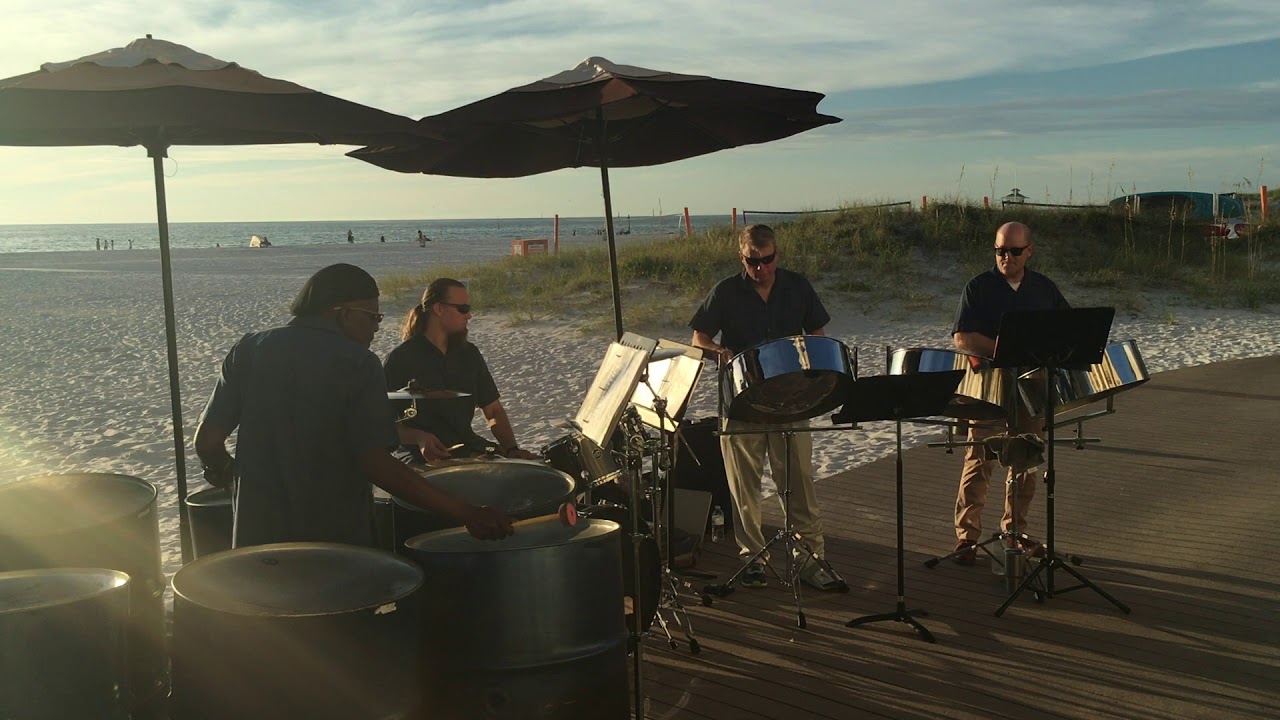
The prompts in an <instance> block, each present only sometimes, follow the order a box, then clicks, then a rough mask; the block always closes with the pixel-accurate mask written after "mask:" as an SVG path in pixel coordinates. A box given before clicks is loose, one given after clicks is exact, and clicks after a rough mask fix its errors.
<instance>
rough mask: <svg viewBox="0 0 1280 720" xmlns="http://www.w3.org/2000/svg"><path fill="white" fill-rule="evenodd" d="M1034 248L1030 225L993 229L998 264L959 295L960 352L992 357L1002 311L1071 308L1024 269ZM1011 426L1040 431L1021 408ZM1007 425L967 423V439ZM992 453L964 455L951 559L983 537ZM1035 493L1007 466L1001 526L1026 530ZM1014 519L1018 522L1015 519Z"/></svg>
mask: <svg viewBox="0 0 1280 720" xmlns="http://www.w3.org/2000/svg"><path fill="white" fill-rule="evenodd" d="M1034 251H1035V247H1034V245H1033V244H1032V242H1031V228H1029V227H1027V226H1026V225H1024V224H1022V223H1020V222H1009V223H1005V224H1004V225H1001V226H1000V228H999V229H998V230H996V242H995V253H996V263H995V265H994V266H993V267H992V268H991V269H990V270H987V271H986V272H983V273H981V274H980V275H977V276H975V277H974V278H973V279H971V280H970V281H969V282H968V283H967V284H966V285H965V286H964V292H963V293H962V294H961V295H960V306H959V308H958V309H957V310H956V320H955V323H954V325H953V326H952V329H951V339H952V341H953V342H954V343H955V346H956V349H957V350H960V351H962V352H966V353H970V354H972V355H978V356H981V357H986V358H989V357H992V356H993V355H995V349H996V334H997V333H998V332H999V330H1000V316H1001V315H1004V314H1005V313H1006V312H1008V311H1010V310H1053V309H1058V308H1068V307H1071V306H1070V305H1069V304H1068V303H1067V300H1066V298H1064V297H1063V296H1062V293H1061V292H1059V290H1058V286H1057V285H1055V284H1054V283H1053V281H1052V280H1050V279H1049V278H1047V277H1045V276H1044V275H1041V274H1040V273H1038V272H1036V271H1034V270H1030V269H1028V268H1027V261H1028V260H1030V259H1031V256H1032V253H1033V252H1034ZM1015 425H1016V427H1015V428H1014V430H1016V431H1018V432H1022V433H1035V434H1037V435H1039V434H1040V431H1039V428H1038V427H1037V423H1035V422H1033V421H1032V419H1031V418H1028V417H1025V414H1024V413H1019V416H1018V418H1017V419H1016V422H1015ZM1008 429H1009V428H1007V427H1006V425H1005V424H1004V423H1003V422H1001V424H1000V425H999V426H991V425H987V424H984V425H978V424H973V423H971V424H970V425H969V440H970V442H977V443H981V442H982V441H983V440H986V439H987V438H989V437H992V436H994V435H998V434H1001V433H1004V432H1006V431H1007V430H1008ZM995 460H996V459H995V458H994V457H991V456H990V455H989V454H988V451H987V449H986V447H985V446H984V445H981V444H978V445H970V446H969V447H968V448H967V449H966V450H965V454H964V466H963V468H962V469H961V472H960V489H959V491H958V492H957V493H956V513H955V526H956V549H955V553H953V557H952V560H954V561H955V562H956V563H957V564H959V565H973V564H974V563H976V562H977V559H978V551H977V545H978V543H980V542H982V508H983V507H984V506H985V505H986V503H987V488H988V486H989V485H990V484H991V466H992V465H994V464H995ZM1035 493H1036V474H1035V473H1034V472H1030V471H1028V472H1018V473H1015V472H1014V471H1013V469H1012V468H1011V469H1009V471H1008V474H1007V479H1006V482H1005V498H1004V516H1003V517H1002V518H1001V520H1000V527H1001V529H1002V530H1003V531H1005V532H1009V531H1010V530H1011V529H1013V528H1014V527H1015V526H1016V528H1017V532H1018V533H1020V534H1024V535H1025V534H1026V532H1027V511H1028V510H1029V509H1030V508H1031V500H1032V499H1033V498H1034V497H1035ZM1015 520H1016V521H1017V522H1016V523H1015V522H1014V521H1015ZM1007 542H1008V544H1009V545H1010V546H1011V547H1013V546H1014V545H1013V543H1017V544H1018V545H1020V546H1021V548H1022V549H1023V550H1025V551H1027V552H1029V553H1031V554H1032V555H1034V556H1036V557H1040V556H1043V554H1044V548H1043V546H1042V545H1041V544H1040V543H1039V542H1037V541H1035V540H1031V539H1030V538H1029V537H1028V538H1025V539H1017V540H1015V539H1013V538H1009V539H1008V541H1007Z"/></svg>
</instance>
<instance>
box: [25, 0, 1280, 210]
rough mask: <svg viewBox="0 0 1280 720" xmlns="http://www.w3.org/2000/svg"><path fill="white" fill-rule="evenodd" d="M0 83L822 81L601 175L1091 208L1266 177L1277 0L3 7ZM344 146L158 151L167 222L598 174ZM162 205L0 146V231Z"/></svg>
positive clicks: (1276, 154) (591, 193)
mask: <svg viewBox="0 0 1280 720" xmlns="http://www.w3.org/2000/svg"><path fill="white" fill-rule="evenodd" d="M0 18H3V19H4V20H3V22H2V23H0V28H2V29H0V36H2V37H3V42H2V43H0V78H3V77H10V76H13V75H18V74H22V73H27V72H31V71H33V70H36V69H38V68H39V66H40V64H42V63H44V62H61V61H67V60H72V59H75V58H78V57H81V56H84V55H89V54H92V53H96V52H99V51H102V50H106V49H109V48H115V47H123V46H124V45H126V44H128V43H129V42H130V41H131V40H133V39H135V38H138V37H142V36H144V35H145V34H147V33H150V34H152V35H153V36H154V37H156V38H159V39H164V40H168V41H171V42H176V43H179V44H182V45H186V46H188V47H191V48H192V49H194V50H196V51H198V52H201V53H204V54H207V55H211V56H213V57H216V58H219V59H222V60H228V61H233V62H236V63H239V64H240V65H242V66H244V67H247V68H251V69H253V70H256V71H258V72H260V73H262V74H264V75H267V76H270V77H276V78H282V79H286V80H290V81H292V82H296V83H299V84H301V85H304V86H307V87H310V88H313V89H316V90H319V91H322V92H325V93H329V94H332V95H337V96H339V97H342V98H345V99H348V100H353V101H356V102H360V103H364V104H367V105H372V106H374V107H378V108H381V109H384V110H388V111H391V112H395V113H400V114H403V115H407V116H410V117H413V118H419V117H422V116H424V115H431V114H435V113H438V112H442V111H444V110H448V109H451V108H454V107H457V106H459V105H463V104H466V103H468V102H472V101H475V100H479V99H481V98H484V97H488V96H489V95H493V94H496V93H499V92H502V91H503V90H506V89H508V88H511V87H515V86H519V85H524V84H526V83H529V82H532V81H534V80H537V79H540V78H543V77H547V76H550V75H553V74H556V73H558V72H560V71H562V70H566V69H569V68H571V67H573V66H575V65H577V64H578V63H579V62H581V61H582V60H584V59H585V58H587V57H589V56H593V55H594V56H601V57H605V58H608V59H609V60H611V61H613V62H615V63H620V64H627V65H638V66H642V67H648V68H655V69H660V70H669V71H674V72H680V73H687V74H701V75H710V76H715V77H721V78H726V79H732V80H741V81H747V82H754V83H762V84H768V85H779V86H783V87H791V88H799V89H805V90H813V91H818V92H821V93H825V94H826V96H827V97H826V99H825V100H823V102H822V103H821V105H819V110H820V111H821V112H824V113H826V114H829V115H835V116H837V117H840V118H842V119H843V122H841V123H839V124H836V125H829V126H826V127H823V128H819V129H817V130H812V131H809V132H807V133H803V134H800V135H796V136H793V137H791V138H788V139H785V140H780V141H777V142H773V143H768V144H763V145H753V146H747V147H742V148H736V149H732V150H726V151H722V152H719V153H715V154H712V155H706V156H702V157H698V158H691V159H688V160H682V161H680V162H676V163H670V164H666V165H661V166H655V167H647V168H622V169H616V170H614V171H612V172H611V173H610V184H611V186H612V197H613V206H614V210H615V213H617V214H619V215H627V214H631V215H645V214H657V213H667V214H669V213H674V212H679V211H680V209H681V208H683V207H688V208H689V210H690V212H691V213H694V214H724V215H727V214H728V213H729V211H730V209H731V208H735V207H736V208H739V209H751V210H816V209H827V208H834V207H840V206H842V205H847V204H852V203H869V202H897V201H905V200H911V201H913V202H916V203H919V201H920V198H921V196H926V195H927V196H929V197H931V198H956V197H959V198H963V199H968V200H971V201H975V202H981V199H982V197H983V196H992V197H993V198H998V197H1000V196H1002V195H1004V194H1006V193H1008V192H1009V191H1010V190H1011V189H1012V188H1014V187H1018V188H1020V189H1021V190H1022V192H1023V194H1025V195H1026V196H1028V197H1029V198H1031V200H1033V201H1039V202H1054V203H1077V204H1080V203H1091V202H1092V203H1100V202H1105V201H1106V200H1108V199H1110V198H1112V197H1114V196H1116V195H1119V194H1123V193H1124V192H1129V191H1133V190H1137V191H1138V192H1143V191H1152V190H1166V189H1171V190H1197V191H1203V192H1232V191H1245V192H1256V188H1257V186H1258V185H1266V184H1270V186H1272V187H1278V186H1280V2H1275V1H1274V0H1249V1H1246V0H1196V1H1194V2H1192V1H1186V0H1126V2H1114V0H1112V1H1109V2H1099V1H1095V0H1071V2H1052V1H1049V0H1045V1H1036V0H1024V1H1023V2H1021V3H1010V2H989V1H987V0H969V1H967V2H951V1H949V0H895V1H894V2H887V3H886V2H883V1H878V2H868V1H865V0H835V1H818V0H814V1H806V0H792V2H789V3H779V2H777V0H766V1H764V2H758V1H756V0H734V1H732V2H729V1H719V2H713V1H710V0H680V1H678V2H676V1H670V0H650V1H648V2H624V1H621V0H615V1H613V2H605V1H597V0H491V1H485V0H428V1H426V2H423V1H422V0H393V1H383V0H367V1H366V2H360V3H356V2H338V1H336V0H286V1H283V2H280V1H274V2H273V1H270V0H253V1H252V2H249V1H245V0H220V2H217V3H174V2H170V1H169V0H164V1H155V0H127V1H126V0H96V1H94V2H89V3H86V2H83V1H77V2H62V1H61V0H44V1H41V2H35V1H34V0H23V1H17V0H0ZM348 149H351V148H348V147H345V146H318V145H276V146H250V147H212V148H201V147H191V146H177V147H174V148H171V150H170V159H168V160H166V162H165V171H166V180H165V182H166V187H167V198H168V206H169V218H170V221H171V222H184V221H189V222H208V221H276V220H373V219H405V220H414V219H445V218H473V217H549V216H551V215H553V214H560V215H562V216H593V215H595V216H598V215H600V214H602V213H603V209H602V202H601V190H600V173H599V171H598V170H596V169H593V168H578V169H568V170H560V171H556V172H553V173H546V174H542V175H537V176H533V177H528V178H519V179H491V180H483V179H459V178H446V177H435V176H426V175H405V174H400V173H393V172H389V171H385V170H380V169H378V168H376V167H374V166H372V165H368V164H366V163H363V162H360V161H357V160H353V159H350V158H347V157H344V155H343V153H344V152H345V151H346V150H348ZM154 219H155V194H154V187H153V181H152V173H151V164H150V161H149V160H148V159H147V157H146V153H145V151H144V150H142V149H140V148H136V147H135V148H14V147H0V225H3V224H40V223H99V222H147V221H153V220H154Z"/></svg>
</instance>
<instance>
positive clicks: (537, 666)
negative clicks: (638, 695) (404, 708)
mask: <svg viewBox="0 0 1280 720" xmlns="http://www.w3.org/2000/svg"><path fill="white" fill-rule="evenodd" d="M620 535H621V529H620V527H619V526H618V524H617V523H613V522H609V521H607V520H595V519H581V520H579V522H578V524H577V525H576V526H575V527H571V528H567V527H564V526H563V525H560V524H559V523H554V522H547V523H539V524H536V525H529V526H525V527H522V528H520V529H518V530H517V531H516V534H515V535H513V536H511V537H509V538H506V539H505V540H499V541H491V540H490V541H486V540H476V539H475V538H472V537H470V536H469V535H467V533H466V531H465V530H462V529H460V528H456V529H451V530H441V531H439V532H434V533H430V534H426V535H419V536H417V537H414V538H412V539H410V540H409V542H408V543H407V547H408V549H409V551H410V553H411V555H412V557H413V558H414V559H415V560H416V561H417V562H418V563H419V564H420V565H421V566H422V568H423V571H424V572H425V573H426V575H427V577H430V578H431V584H432V590H431V592H430V593H427V594H426V597H425V603H426V615H425V617H426V621H425V622H426V627H425V628H424V636H425V637H426V638H428V640H427V642H426V643H425V645H424V663H423V664H424V670H425V673H424V677H425V682H426V685H427V690H426V692H427V698H426V702H425V703H424V704H425V705H426V707H428V708H432V709H433V710H439V712H440V716H441V717H449V718H459V719H461V720H481V719H485V720H487V719H489V718H532V717H537V718H539V720H570V719H573V720H578V719H581V720H596V719H597V718H600V719H604V720H623V719H625V718H627V717H628V715H629V712H630V699H629V697H628V693H627V682H628V678H627V629H626V623H625V622H624V620H623V581H622V565H623V562H622V546H621V538H620Z"/></svg>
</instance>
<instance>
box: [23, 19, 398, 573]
mask: <svg viewBox="0 0 1280 720" xmlns="http://www.w3.org/2000/svg"><path fill="white" fill-rule="evenodd" d="M420 132H422V127H421V126H420V125H419V124H418V123H415V122H414V121H413V120H410V119H409V118H406V117H403V116H401V115H393V114H391V113H387V112H383V111H382V110H377V109H374V108H371V107H366V106H364V105H359V104H357V103H353V102H348V101H346V100H342V99H340V98H336V97H333V96H330V95H325V94H323V93H319V92H316V91H315V90H311V89H308V88H305V87H302V86H301V85H295V84H293V83H291V82H286V81H284V80H276V79H273V78H269V77H264V76H262V75H260V74H258V73H257V72H254V71H253V70H249V69H246V68H243V67H240V66H239V65H237V64H235V63H229V62H224V61H222V60H218V59H216V58H212V57H209V56H208V55H202V54H200V53H197V52H195V51H193V50H191V49H190V48H188V47H184V46H182V45H177V44H174V43H170V42H165V41H163V40H153V39H152V38H151V36H150V35H148V36H147V37H146V38H141V39H138V40H135V41H133V42H132V43H129V45H127V46H126V47H123V48H115V49H112V50H107V51H105V52H101V53H98V54H95V55H88V56H86V57H82V58H79V59H77V60H72V61H70V62H64V63H46V64H45V65H43V66H41V68H40V70H37V71H36V72H33V73H28V74H25V75H18V76H16V77H11V78H6V79H3V80H0V145H23V146H71V145H119V146H123V147H128V146H134V145H141V146H143V147H145V148H146V149H147V155H148V157H150V158H152V167H153V168H154V172H155V185H156V213H157V221H158V224H159V230H160V267H161V276H162V281H163V284H164V314H165V334H166V338H167V340H168V356H169V394H170V401H171V403H172V405H173V429H174V452H175V453H176V456H177V477H178V508H179V525H180V532H181V536H182V560H183V562H184V563H185V562H186V561H187V560H188V559H189V558H190V556H191V535H190V528H189V527H188V525H187V517H186V511H185V508H184V501H185V500H186V496H187V482H186V462H185V458H184V445H185V438H184V431H183V425H182V402H181V389H180V387H179V384H178V349H177V348H178V346H177V330H176V325H175V321H174V310H173V276H172V272H171V270H170V262H169V220H168V211H167V210H166V207H165V193H164V173H163V166H162V162H163V158H165V157H166V156H167V154H168V148H169V146H171V145H259V144H276V143H322V144H328V143H341V144H345V145H367V144H369V143H375V142H383V143H385V142H395V141H405V140H410V139H412V138H414V137H416V136H417V135H418V134H419V133H420Z"/></svg>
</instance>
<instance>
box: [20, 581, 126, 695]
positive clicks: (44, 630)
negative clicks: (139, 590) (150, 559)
mask: <svg viewBox="0 0 1280 720" xmlns="http://www.w3.org/2000/svg"><path fill="white" fill-rule="evenodd" d="M128 583H129V576H128V575H125V574H124V573H122V572H119V571H117V570H102V569H97V568H59V569H56V570H17V571H14V572H5V573H0V718H23V719H24V720H65V719H66V718H95V720H96V719H101V720H126V718H128V717H130V715H129V694H128V687H129V685H128V679H127V676H128V672H127V667H128V666H127V661H126V658H125V642H126V641H125V637H126V628H127V627H128V623H129V588H128Z"/></svg>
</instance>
